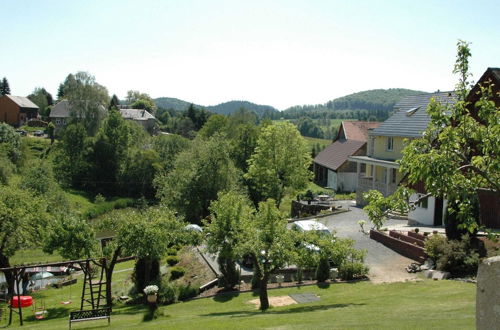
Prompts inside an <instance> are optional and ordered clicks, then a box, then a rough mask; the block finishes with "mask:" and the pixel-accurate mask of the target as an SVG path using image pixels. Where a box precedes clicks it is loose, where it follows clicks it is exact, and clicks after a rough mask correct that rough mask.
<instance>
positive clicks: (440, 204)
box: [349, 92, 455, 225]
mask: <svg viewBox="0 0 500 330" xmlns="http://www.w3.org/2000/svg"><path fill="white" fill-rule="evenodd" d="M431 99H435V100H436V101H437V102H440V103H442V104H453V103H454V102H455V95H454V93H453V92H437V93H425V94H419V95H414V96H409V97H406V98H404V99H402V100H401V101H400V102H398V103H397V104H396V105H395V106H394V114H393V115H392V116H391V117H390V118H388V119H387V120H386V121H385V122H383V123H382V124H381V125H380V126H379V127H377V128H375V129H373V130H371V131H370V132H369V133H368V134H369V137H368V143H367V144H368V148H367V155H366V156H350V157H349V160H350V161H352V162H355V163H357V175H358V187H357V191H356V203H357V205H359V206H364V205H366V201H365V200H364V198H363V193H365V192H367V191H368V190H378V191H380V192H381V193H382V194H383V195H384V196H389V195H391V194H392V193H394V191H395V190H396V188H397V186H398V184H399V182H400V181H401V179H402V176H401V173H400V172H399V170H398V169H399V164H398V163H397V162H396V161H397V160H399V159H401V157H402V150H403V148H404V147H405V145H406V141H407V140H411V139H416V138H419V137H421V136H422V133H423V132H424V131H425V129H426V128H427V125H428V124H429V122H430V118H429V116H428V114H427V112H426V109H427V106H428V104H429V102H430V100H431ZM363 166H364V168H363ZM417 197H418V195H417V194H415V195H413V196H412V197H411V198H413V199H414V200H416V199H417ZM445 209H446V207H445V202H444V201H443V200H440V199H436V198H434V197H432V196H431V197H428V198H427V199H426V200H425V201H422V203H421V204H420V205H418V206H417V207H416V209H415V210H414V211H412V212H410V214H408V219H409V220H410V221H415V222H419V223H422V224H429V225H441V224H442V219H443V213H444V210H445Z"/></svg>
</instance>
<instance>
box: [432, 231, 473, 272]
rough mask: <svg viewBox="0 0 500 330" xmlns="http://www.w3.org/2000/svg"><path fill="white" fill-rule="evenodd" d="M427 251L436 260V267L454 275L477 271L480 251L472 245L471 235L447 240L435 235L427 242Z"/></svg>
mask: <svg viewBox="0 0 500 330" xmlns="http://www.w3.org/2000/svg"><path fill="white" fill-rule="evenodd" d="M425 251H426V252H427V254H428V255H429V257H431V258H433V259H434V261H435V262H436V268H437V269H439V270H444V271H448V272H450V273H452V274H453V275H470V274H474V273H475V272H476V271H477V266H478V264H479V253H478V251H477V249H475V248H473V247H472V245H471V239H470V237H469V235H467V234H465V235H463V236H462V237H461V239H460V240H447V239H446V238H445V237H443V236H439V235H433V236H431V237H430V238H429V239H427V241H426V242H425Z"/></svg>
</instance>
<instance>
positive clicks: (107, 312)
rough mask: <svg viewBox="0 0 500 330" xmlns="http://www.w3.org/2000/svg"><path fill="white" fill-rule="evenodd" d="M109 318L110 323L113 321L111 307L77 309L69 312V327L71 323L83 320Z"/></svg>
mask: <svg viewBox="0 0 500 330" xmlns="http://www.w3.org/2000/svg"><path fill="white" fill-rule="evenodd" d="M104 319H108V325H109V324H110V322H111V308H99V309H91V310H86V311H76V312H70V313H69V328H70V329H71V323H73V322H82V321H94V320H104Z"/></svg>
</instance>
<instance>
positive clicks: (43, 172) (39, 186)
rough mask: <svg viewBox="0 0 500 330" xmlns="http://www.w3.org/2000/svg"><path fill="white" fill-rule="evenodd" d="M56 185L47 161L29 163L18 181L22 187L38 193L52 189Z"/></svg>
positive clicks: (42, 193) (44, 192) (41, 193)
mask: <svg viewBox="0 0 500 330" xmlns="http://www.w3.org/2000/svg"><path fill="white" fill-rule="evenodd" d="M56 185H57V183H56V182H55V179H54V174H53V173H52V168H51V167H50V165H49V164H48V163H47V162H43V161H32V162H31V163H29V164H28V165H27V166H26V170H25V172H24V173H23V176H22V177H21V182H20V187H21V188H22V189H29V190H31V191H33V192H34V193H35V194H38V195H44V194H46V193H48V192H49V191H53V190H54V189H56Z"/></svg>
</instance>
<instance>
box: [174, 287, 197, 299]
mask: <svg viewBox="0 0 500 330" xmlns="http://www.w3.org/2000/svg"><path fill="white" fill-rule="evenodd" d="M178 290H179V296H178V298H177V299H178V300H180V301H184V300H187V299H190V298H194V297H196V296H197V295H198V293H199V292H200V289H199V288H197V287H195V286H192V285H191V283H189V284H187V285H185V284H184V285H182V284H181V285H179V287H178Z"/></svg>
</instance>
